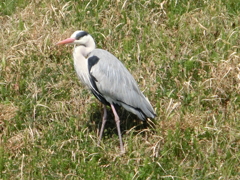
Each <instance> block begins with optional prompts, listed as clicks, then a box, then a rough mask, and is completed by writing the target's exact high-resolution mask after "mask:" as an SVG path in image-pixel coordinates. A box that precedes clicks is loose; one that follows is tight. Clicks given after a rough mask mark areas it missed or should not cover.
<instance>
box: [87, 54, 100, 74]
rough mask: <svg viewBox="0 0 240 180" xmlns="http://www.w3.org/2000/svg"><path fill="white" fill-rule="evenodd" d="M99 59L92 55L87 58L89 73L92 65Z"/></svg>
mask: <svg viewBox="0 0 240 180" xmlns="http://www.w3.org/2000/svg"><path fill="white" fill-rule="evenodd" d="M98 61H99V58H98V57H97V56H92V57H90V58H88V71H89V73H90V71H91V69H92V67H93V66H94V65H95V64H97V63H98Z"/></svg>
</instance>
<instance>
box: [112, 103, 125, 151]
mask: <svg viewBox="0 0 240 180" xmlns="http://www.w3.org/2000/svg"><path fill="white" fill-rule="evenodd" d="M111 108H112V111H113V114H114V119H115V122H116V126H117V131H118V137H119V141H120V149H121V153H124V147H123V142H122V135H121V130H120V119H119V116H118V114H117V111H116V109H115V107H114V105H113V104H111Z"/></svg>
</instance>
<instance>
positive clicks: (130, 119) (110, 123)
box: [87, 106, 155, 138]
mask: <svg viewBox="0 0 240 180" xmlns="http://www.w3.org/2000/svg"><path fill="white" fill-rule="evenodd" d="M116 110H117V113H118V115H119V118H120V128H121V133H122V134H125V133H126V132H128V131H130V130H134V131H133V134H135V133H136V134H137V133H139V132H140V131H142V130H144V129H149V128H150V129H154V128H155V127H154V124H153V123H152V122H149V121H142V120H140V119H139V118H138V117H137V116H136V115H134V114H132V113H130V112H128V111H127V110H125V109H124V108H122V107H118V108H117V109H116ZM90 111H91V113H90V114H91V116H90V119H89V121H88V125H87V126H88V128H89V129H90V131H97V133H98V134H99V132H100V128H101V125H102V117H103V107H101V106H97V107H96V106H95V107H91V110H90ZM113 135H117V128H116V123H115V120H114V115H113V112H112V110H111V108H110V107H108V108H107V122H106V125H105V128H104V134H103V138H110V137H112V136H113Z"/></svg>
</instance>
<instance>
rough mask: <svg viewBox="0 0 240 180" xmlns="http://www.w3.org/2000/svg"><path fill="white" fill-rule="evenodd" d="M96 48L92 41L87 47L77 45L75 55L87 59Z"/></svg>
mask: <svg viewBox="0 0 240 180" xmlns="http://www.w3.org/2000/svg"><path fill="white" fill-rule="evenodd" d="M95 48H96V45H95V42H94V41H90V42H88V43H87V44H86V45H85V46H84V45H77V46H75V47H74V53H77V54H78V55H80V54H81V55H82V56H84V57H85V58H87V57H88V55H89V54H90V53H91V52H92V51H93V50H94V49H95Z"/></svg>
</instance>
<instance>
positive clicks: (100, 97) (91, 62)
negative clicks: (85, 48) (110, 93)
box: [88, 56, 109, 105]
mask: <svg viewBox="0 0 240 180" xmlns="http://www.w3.org/2000/svg"><path fill="white" fill-rule="evenodd" d="M98 61H99V58H98V57H97V56H92V57H90V58H88V71H89V75H90V82H91V84H92V87H93V89H91V91H92V93H93V95H94V96H95V97H96V98H97V99H98V100H99V101H100V102H102V103H103V104H106V105H109V103H108V102H107V100H106V99H105V98H104V97H103V95H102V94H101V92H99V90H98V88H97V85H96V82H98V81H97V79H96V78H95V77H94V76H93V75H92V73H91V69H92V67H93V66H94V65H96V64H97V63H98Z"/></svg>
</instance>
